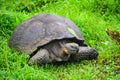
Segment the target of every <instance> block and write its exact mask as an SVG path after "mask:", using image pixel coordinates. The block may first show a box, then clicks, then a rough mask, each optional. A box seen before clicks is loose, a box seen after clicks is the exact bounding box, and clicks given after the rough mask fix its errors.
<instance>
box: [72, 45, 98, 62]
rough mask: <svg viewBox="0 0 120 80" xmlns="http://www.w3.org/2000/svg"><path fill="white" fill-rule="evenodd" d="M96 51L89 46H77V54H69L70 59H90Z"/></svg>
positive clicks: (96, 53) (95, 54)
mask: <svg viewBox="0 0 120 80" xmlns="http://www.w3.org/2000/svg"><path fill="white" fill-rule="evenodd" d="M97 56H98V52H97V51H96V50H95V49H93V48H90V47H79V51H78V54H76V55H71V57H70V61H80V60H92V59H96V58H97Z"/></svg>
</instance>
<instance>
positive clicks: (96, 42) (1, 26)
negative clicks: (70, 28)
mask: <svg viewBox="0 0 120 80" xmlns="http://www.w3.org/2000/svg"><path fill="white" fill-rule="evenodd" d="M119 3H120V1H119V0H104V1H103V0H35V1H32V0H24V1H22V0H19V1H16V0H12V1H8V0H6V1H5V0H1V1H0V80H53V79H54V80H119V79H120V74H116V73H115V70H116V69H118V68H120V61H119V59H120V48H119V46H118V45H116V44H115V42H113V41H112V40H111V39H110V38H109V36H108V35H107V34H106V32H105V30H106V29H107V28H109V29H112V30H118V31H120V23H119V20H120V6H119ZM39 13H52V14H57V15H60V16H64V17H67V18H69V19H71V20H72V21H73V22H75V23H76V24H77V25H78V27H79V28H80V30H81V32H82V34H83V35H84V37H85V40H86V43H87V44H88V45H89V46H90V47H93V48H95V49H97V50H98V52H99V57H98V59H97V60H91V61H87V60H84V61H80V62H74V63H70V62H67V63H64V64H61V65H54V64H46V65H44V66H36V65H34V66H28V65H27V60H28V58H29V56H28V55H26V54H25V53H23V54H21V55H19V54H20V53H19V52H16V51H14V50H12V49H10V48H9V47H8V41H9V38H10V35H11V33H12V31H13V30H14V29H15V28H16V26H17V25H19V24H20V23H21V22H23V21H24V20H26V19H28V18H30V17H32V16H34V15H36V14H39Z"/></svg>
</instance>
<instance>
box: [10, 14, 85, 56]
mask: <svg viewBox="0 0 120 80" xmlns="http://www.w3.org/2000/svg"><path fill="white" fill-rule="evenodd" d="M61 39H70V40H72V41H74V42H76V43H78V44H79V45H83V43H84V38H83V36H82V34H81V32H80V30H79V28H78V27H77V26H76V25H75V24H74V23H73V22H72V21H71V20H69V19H67V18H64V17H62V16H57V15H53V14H38V15H36V16H34V17H32V18H30V19H28V20H26V21H24V22H23V23H21V24H20V25H19V26H18V27H17V28H16V29H15V30H14V32H13V33H12V35H11V38H10V41H9V46H10V47H11V48H14V49H16V50H18V51H22V52H27V54H29V55H30V54H31V53H33V52H34V51H35V50H36V49H37V48H38V47H41V46H44V45H46V44H48V43H50V42H51V41H54V40H61Z"/></svg>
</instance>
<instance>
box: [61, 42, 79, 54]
mask: <svg viewBox="0 0 120 80" xmlns="http://www.w3.org/2000/svg"><path fill="white" fill-rule="evenodd" d="M78 51H79V45H78V44H76V43H66V44H65V47H64V48H63V52H65V53H66V54H77V53H78Z"/></svg>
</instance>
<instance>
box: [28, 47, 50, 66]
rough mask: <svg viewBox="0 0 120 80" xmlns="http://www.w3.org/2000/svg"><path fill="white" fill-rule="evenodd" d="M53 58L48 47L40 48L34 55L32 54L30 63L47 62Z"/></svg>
mask: <svg viewBox="0 0 120 80" xmlns="http://www.w3.org/2000/svg"><path fill="white" fill-rule="evenodd" d="M50 62H51V59H50V58H49V52H48V51H47V50H46V49H42V50H39V51H38V52H37V53H36V54H35V55H34V56H32V57H31V58H30V59H29V61H28V65H33V64H39V65H42V64H45V63H50Z"/></svg>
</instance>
